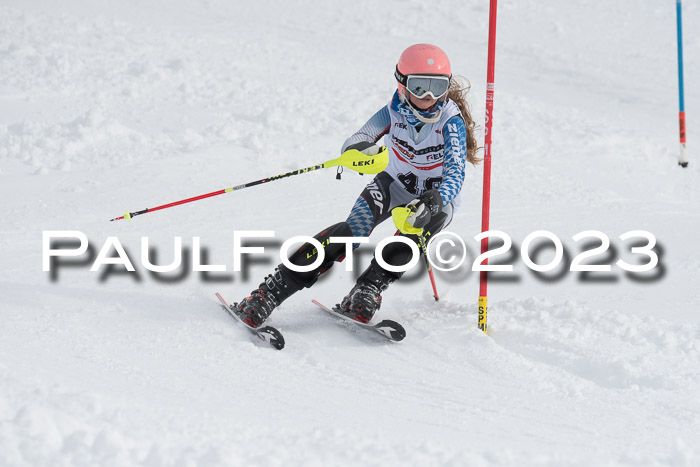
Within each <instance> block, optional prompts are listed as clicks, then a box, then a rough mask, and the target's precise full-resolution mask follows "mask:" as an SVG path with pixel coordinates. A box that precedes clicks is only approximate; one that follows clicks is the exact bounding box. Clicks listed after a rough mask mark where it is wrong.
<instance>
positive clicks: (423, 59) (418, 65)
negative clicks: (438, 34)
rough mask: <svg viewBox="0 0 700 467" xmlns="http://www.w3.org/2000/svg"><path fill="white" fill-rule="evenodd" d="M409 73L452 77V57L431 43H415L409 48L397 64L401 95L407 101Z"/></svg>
mask: <svg viewBox="0 0 700 467" xmlns="http://www.w3.org/2000/svg"><path fill="white" fill-rule="evenodd" d="M408 75H438V76H446V77H448V78H452V69H451V67H450V59H449V58H447V54H446V53H445V52H443V51H442V49H441V48H440V47H437V46H435V45H431V44H415V45H412V46H410V47H409V48H407V49H406V50H404V51H403V53H402V54H401V57H399V62H398V63H397V64H396V73H394V76H395V77H396V81H397V82H398V88H399V97H400V98H401V99H402V100H404V101H407V100H408V97H407V96H406V78H407V77H408Z"/></svg>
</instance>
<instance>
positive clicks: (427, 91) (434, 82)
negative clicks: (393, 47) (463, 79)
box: [394, 67, 450, 99]
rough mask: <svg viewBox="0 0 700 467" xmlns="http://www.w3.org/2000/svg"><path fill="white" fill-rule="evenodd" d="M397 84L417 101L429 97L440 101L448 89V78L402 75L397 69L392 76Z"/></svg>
mask: <svg viewBox="0 0 700 467" xmlns="http://www.w3.org/2000/svg"><path fill="white" fill-rule="evenodd" d="M394 75H395V76H396V79H397V80H398V82H399V83H401V84H403V85H404V86H405V87H406V89H408V92H410V93H411V94H413V95H414V96H416V97H417V98H419V99H422V98H424V97H426V96H427V95H430V96H432V97H433V99H440V98H441V97H442V96H444V95H445V94H446V93H447V91H449V89H450V77H449V76H444V75H442V76H441V75H404V74H402V73H401V72H400V71H399V69H398V67H397V68H396V73H395V74H394Z"/></svg>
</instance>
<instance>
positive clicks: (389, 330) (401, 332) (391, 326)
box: [311, 300, 406, 342]
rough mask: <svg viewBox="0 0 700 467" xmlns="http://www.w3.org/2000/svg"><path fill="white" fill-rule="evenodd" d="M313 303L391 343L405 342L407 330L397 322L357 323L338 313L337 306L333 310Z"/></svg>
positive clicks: (315, 302) (388, 320)
mask: <svg viewBox="0 0 700 467" xmlns="http://www.w3.org/2000/svg"><path fill="white" fill-rule="evenodd" d="M311 302H312V303H313V304H314V305H318V306H319V307H320V308H321V309H322V310H324V311H326V312H328V313H330V314H331V315H333V316H337V317H338V318H342V319H344V320H345V321H348V322H350V323H353V324H355V325H357V326H359V327H360V328H362V329H366V330H368V331H374V332H376V333H377V334H380V335H381V336H383V337H386V338H387V339H389V340H390V341H393V342H399V341H401V340H403V338H404V337H406V330H405V329H404V328H403V326H401V325H400V324H399V323H397V322H396V321H392V320H390V319H385V320H383V321H380V322H378V323H377V324H372V323H361V322H359V321H355V320H354V319H352V318H350V317H349V316H345V315H344V314H342V313H341V312H340V311H338V309H337V308H338V307H337V306H335V307H333V308H328V307H327V306H325V305H323V304H321V303H319V302H317V301H316V300H311Z"/></svg>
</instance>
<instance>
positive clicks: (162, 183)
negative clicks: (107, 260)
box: [0, 0, 700, 466]
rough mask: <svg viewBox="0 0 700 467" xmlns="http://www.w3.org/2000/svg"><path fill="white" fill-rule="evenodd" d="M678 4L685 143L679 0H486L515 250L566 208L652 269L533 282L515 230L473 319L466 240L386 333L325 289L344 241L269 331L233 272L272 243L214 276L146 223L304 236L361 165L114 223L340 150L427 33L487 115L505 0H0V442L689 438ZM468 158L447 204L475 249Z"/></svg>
mask: <svg viewBox="0 0 700 467" xmlns="http://www.w3.org/2000/svg"><path fill="white" fill-rule="evenodd" d="M687 3H689V4H687V5H684V25H685V26H686V28H685V30H684V33H685V38H684V39H685V42H684V53H685V77H686V83H688V84H687V86H686V108H687V111H688V121H687V124H688V134H689V146H688V147H689V156H690V158H691V165H690V167H689V168H688V169H686V170H680V169H679V168H678V167H677V166H676V165H675V163H676V162H675V160H676V157H677V147H678V142H677V136H676V135H677V131H678V130H677V123H676V122H677V120H676V118H677V98H678V97H677V88H676V74H675V73H676V55H675V54H676V49H675V10H674V9H673V6H672V5H671V4H668V5H661V4H657V3H656V2H651V1H643V2H633V1H632V0H620V1H618V2H614V3H612V4H609V5H608V4H599V3H596V4H593V3H592V2H590V1H588V0H575V1H571V2H554V1H547V2H535V1H533V0H525V1H518V2H516V1H502V2H500V5H499V33H498V55H497V68H496V83H497V88H496V103H495V120H494V138H495V140H494V160H493V177H492V178H493V187H492V218H491V226H492V228H494V229H498V230H503V231H505V232H507V233H508V234H509V235H510V236H511V237H512V238H513V241H514V248H516V249H517V248H519V246H520V244H521V243H522V241H523V239H524V238H525V236H526V235H527V234H528V233H530V232H532V231H534V230H540V229H547V230H551V231H552V232H554V233H555V234H557V235H558V236H559V237H560V238H561V239H562V241H563V243H564V245H565V247H566V248H567V252H568V253H570V255H571V256H573V255H575V254H577V253H578V252H579V251H580V245H577V244H576V243H574V242H573V241H572V240H571V238H570V237H571V236H572V235H574V234H576V233H578V232H581V231H585V230H591V229H596V230H600V231H602V232H604V233H606V234H607V235H608V236H609V237H610V238H611V241H612V242H613V245H614V246H615V247H616V250H615V253H614V255H613V256H615V255H617V256H616V258H617V257H622V258H626V259H629V253H625V252H624V247H623V243H622V242H620V241H619V240H618V236H619V235H620V234H622V233H624V232H627V231H630V230H637V229H644V230H648V231H650V232H652V233H654V234H655V235H656V237H657V239H658V242H659V245H660V247H661V249H660V250H659V251H660V262H661V264H660V266H659V267H660V268H661V269H660V271H661V273H660V274H659V277H658V278H657V279H653V278H652V279H648V278H647V279H646V280H639V279H637V280H634V277H630V275H625V274H623V273H622V272H621V271H619V270H617V271H616V272H613V273H612V275H613V276H614V277H613V278H609V277H608V279H606V280H598V281H596V280H590V278H588V280H587V279H586V278H584V277H582V276H580V275H574V273H568V274H566V273H565V274H564V275H563V276H562V277H560V278H558V279H557V278H554V279H552V278H549V279H547V278H545V279H542V278H538V277H536V276H535V275H534V274H532V273H531V272H529V271H528V270H526V269H525V266H524V265H523V263H522V261H521V260H520V259H519V257H518V255H517V254H516V255H514V256H513V257H512V258H511V259H512V262H513V263H514V264H515V272H514V273H513V274H510V275H505V279H502V280H500V281H499V280H494V281H493V282H491V283H490V285H489V305H490V308H489V327H490V331H489V335H488V336H486V335H484V334H483V333H482V332H481V331H479V330H478V329H477V328H476V319H477V318H476V313H477V311H476V298H477V292H478V286H477V282H478V275H477V274H476V273H473V272H471V271H469V263H470V262H471V261H473V257H472V258H471V259H470V260H468V261H467V262H466V266H465V267H464V268H461V269H460V271H459V273H458V274H452V275H447V274H444V273H438V274H437V281H438V288H439V290H440V294H441V297H442V300H441V301H440V302H439V303H437V304H436V303H435V302H434V301H433V300H432V297H431V296H430V290H429V284H428V283H427V278H426V277H424V275H422V274H420V275H419V274H416V273H415V272H411V273H409V274H407V276H410V277H405V278H404V280H403V281H401V282H399V283H397V284H395V285H393V286H392V287H391V288H390V289H389V290H387V292H386V293H385V294H384V305H383V308H382V310H381V311H380V313H379V315H378V316H377V318H378V319H394V320H396V321H398V322H400V323H401V324H403V325H404V327H405V328H406V330H407V337H406V339H405V340H404V341H403V342H401V343H396V344H394V343H389V342H387V341H386V340H385V339H383V338H381V337H379V336H375V335H372V334H370V333H366V332H362V331H361V330H358V329H355V328H352V327H348V326H347V325H344V324H343V323H341V322H339V321H338V320H335V319H333V317H330V316H327V315H326V314H324V313H323V312H322V311H320V310H317V309H316V307H315V306H314V305H313V304H311V302H310V300H311V298H316V299H318V300H319V301H320V302H322V303H325V304H327V305H332V304H333V303H336V302H338V301H339V300H340V298H341V297H342V296H343V295H344V294H345V293H347V291H348V290H349V289H350V287H351V285H352V282H353V279H354V277H355V276H354V275H353V273H350V272H346V271H344V269H343V268H344V264H341V265H336V266H335V267H334V268H333V269H332V270H331V271H330V272H329V273H328V274H327V275H326V276H325V277H323V278H321V280H320V281H319V283H318V285H317V286H316V287H314V288H313V289H312V290H304V291H302V292H300V293H299V294H298V296H295V297H293V298H292V299H290V300H289V301H288V302H285V303H284V304H283V305H282V307H280V309H279V310H277V311H275V313H274V314H273V315H272V317H271V319H270V324H272V325H274V326H276V327H278V328H279V329H280V330H281V331H282V332H283V333H284V336H285V339H286V341H287V347H286V348H285V349H284V350H283V351H280V352H278V351H275V350H273V349H271V348H269V347H268V346H266V345H265V344H264V343H261V342H259V341H257V340H256V339H255V338H254V337H252V336H251V335H249V333H247V332H246V331H245V330H244V329H241V328H240V326H238V325H237V324H236V323H235V322H234V321H233V320H232V319H231V318H230V317H228V316H227V315H226V314H225V313H223V312H222V310H221V309H220V308H219V307H218V305H217V301H216V299H215V297H214V292H215V291H220V292H222V294H223V296H224V297H225V298H226V299H227V300H229V301H235V300H237V299H240V298H241V297H243V296H244V295H246V294H247V293H248V292H249V291H250V290H251V289H252V288H254V287H256V286H257V284H258V283H259V281H260V279H262V277H264V275H265V274H267V273H269V272H270V270H271V269H272V268H273V267H274V266H275V265H276V264H277V258H275V257H274V255H276V253H277V252H276V250H275V243H274V242H273V243H272V244H270V245H268V246H267V248H266V249H267V251H268V253H269V258H266V259H265V260H260V261H255V262H253V263H252V264H251V267H250V271H249V273H248V274H247V275H244V274H241V273H231V272H230V271H229V272H228V273H227V274H226V275H219V276H216V275H215V276H214V278H217V277H218V278H219V279H220V280H219V281H218V282H217V281H215V280H203V279H202V276H200V275H197V274H195V273H190V274H187V273H186V272H185V273H184V274H183V275H182V277H179V278H178V277H175V278H172V277H171V278H170V279H167V278H164V277H158V276H154V275H153V274H150V273H148V271H146V270H145V269H144V268H143V266H142V265H141V263H140V252H141V251H140V238H141V237H143V236H148V237H149V239H150V242H151V245H153V246H154V247H155V249H156V251H157V253H158V258H157V259H154V258H152V260H153V261H154V262H158V263H165V262H167V261H169V260H170V259H172V255H173V253H172V242H173V237H175V236H181V237H182V238H183V245H184V246H185V247H186V248H190V249H191V247H192V237H194V236H200V237H201V239H202V245H203V247H204V248H205V249H206V250H207V252H208V260H209V262H210V263H211V264H226V265H227V266H228V268H229V270H230V269H231V266H232V261H231V256H232V248H231V245H232V231H233V230H274V231H275V232H276V239H278V240H280V242H279V243H281V241H283V240H284V239H287V238H289V237H291V236H294V235H302V234H313V233H315V232H318V231H320V230H321V229H322V228H324V227H326V226H327V225H330V224H331V223H333V222H337V221H340V220H342V219H344V217H345V216H346V215H347V213H348V212H349V210H350V208H351V207H352V204H353V202H354V200H355V198H356V196H357V194H358V193H359V192H360V191H361V189H362V187H363V186H364V185H365V184H366V183H368V181H369V180H370V179H369V178H368V177H358V176H357V175H355V174H354V173H349V171H346V172H345V174H344V175H343V181H342V182H338V181H336V180H335V176H334V174H333V173H332V171H325V172H324V171H319V172H313V173H309V174H305V175H301V176H299V177H292V178H289V179H283V180H279V181H275V182H274V183H275V184H274V185H273V186H260V187H254V188H250V189H247V190H243V191H240V192H236V193H233V194H227V195H224V196H221V197H216V198H212V199H209V200H204V201H199V202H197V203H196V204H191V205H188V206H181V207H176V208H173V209H172V210H168V211H162V212H159V213H153V214H149V215H148V216H144V217H143V218H138V219H135V220H133V221H132V222H130V223H126V222H123V221H122V222H115V223H110V222H107V221H108V219H110V218H112V217H116V216H118V215H121V214H122V213H124V211H125V210H126V209H129V210H131V211H134V210H138V209H143V208H145V207H152V206H155V205H158V204H162V203H166V202H168V201H173V200H177V199H182V198H185V197H189V196H193V195H196V194H200V193H206V192H210V191H213V190H217V189H221V188H224V187H228V186H233V185H237V184H240V183H244V182H246V181H252V180H256V179H258V178H261V177H264V176H270V175H274V174H277V173H283V172H286V171H290V170H294V169H297V168H301V167H307V166H310V165H313V164H316V163H319V162H322V161H324V160H328V159H330V158H333V157H335V154H336V153H337V151H338V149H339V147H340V145H341V144H342V142H343V141H344V140H345V138H346V137H347V136H349V135H350V134H351V133H352V132H354V131H355V130H356V129H357V128H358V127H359V126H360V125H361V124H362V123H363V122H364V121H365V120H366V119H367V118H368V117H369V116H370V115H371V114H372V113H373V112H375V111H376V110H377V109H378V108H379V107H380V106H381V105H384V103H385V102H386V101H387V99H388V98H389V97H390V95H391V93H392V92H393V88H394V86H395V83H394V80H393V66H394V63H395V60H396V58H397V56H398V54H400V52H401V50H403V49H404V48H405V47H406V46H407V45H409V44H411V43H414V42H418V41H427V42H434V43H437V44H438V45H440V46H442V47H444V48H445V49H446V51H447V52H448V54H449V55H450V57H451V59H452V62H453V68H454V70H456V71H457V73H458V74H461V75H464V76H466V77H468V78H469V79H470V80H471V84H472V91H471V93H470V95H469V96H470V102H471V104H472V110H473V115H474V118H475V120H476V122H477V123H478V124H479V125H480V126H483V120H484V94H485V92H484V91H485V85H484V78H485V75H486V71H485V66H486V39H487V32H488V31H487V23H488V2H484V1H476V0H470V1H467V2H456V1H449V2H440V3H439V4H434V5H433V4H426V3H424V2H415V1H409V2H403V3H397V2H394V1H387V2H379V3H377V2H370V1H369V0H361V1H358V2H353V3H352V4H350V3H343V4H334V5H332V6H330V5H329V4H327V3H324V2H320V1H314V0H304V1H302V2H292V3H284V2H272V3H260V4H251V5H246V8H241V7H240V5H237V4H236V3H229V2H224V1H223V0H202V1H199V0H190V1H186V0H177V1H175V2H165V1H162V0H152V1H149V2H135V1H132V0H126V1H124V2H120V3H119V5H116V4H111V3H110V2H106V1H103V0H99V1H93V2H86V1H82V0H72V1H70V2H63V3H62V4H61V6H60V7H59V6H58V5H53V4H51V3H50V2H46V1H42V0H36V1H31V2H20V1H17V0H8V1H5V2H3V5H2V6H0V76H1V77H2V78H1V79H0V181H1V182H0V183H1V184H0V195H2V197H3V200H4V201H3V204H2V205H1V206H0V216H1V217H2V219H3V222H2V224H1V225H0V236H1V240H2V247H0V264H2V265H3V268H2V269H1V270H0V316H1V319H2V321H1V323H0V465H8V466H15V465H16V466H21V465H57V466H61V465H65V466H75V465H120V466H121V465H149V466H170V465H234V466H235V465H271V466H274V465H319V466H320V465H396V464H402V465H417V466H418V465H420V466H423V465H440V466H446V465H454V466H462V465H469V466H506V465H508V466H510V465H521V466H526V465H535V466H589V465H601V466H602V465H605V466H613V465H623V466H659V465H663V466H696V465H699V464H700V448H699V446H700V443H699V441H700V439H699V438H698V433H700V401H699V400H698V396H697V394H698V393H700V384H699V381H700V366H699V365H698V362H700V318H699V317H698V316H699V315H698V313H697V311H698V310H699V309H700V299H698V295H697V286H698V284H700V248H699V247H698V244H697V241H696V239H695V237H696V235H695V233H696V232H697V230H698V228H699V227H700V216H699V214H698V212H699V211H698V209H697V206H698V202H699V201H700V180H699V174H700V164H698V163H695V159H694V157H695V156H694V154H695V152H693V151H694V150H693V147H694V146H693V142H694V141H695V138H694V136H695V135H698V134H700V125H698V123H697V122H698V121H700V120H698V119H695V118H694V117H693V115H695V114H696V112H694V111H693V109H695V108H697V107H698V106H697V103H698V102H699V101H700V92H699V91H698V90H697V89H696V88H694V87H693V85H692V83H694V82H695V81H696V80H694V79H693V77H694V76H697V75H698V74H700V62H699V61H698V59H699V58H700V53H699V52H700V38H699V37H698V35H697V34H695V32H694V30H693V28H692V25H693V24H700V9H699V8H698V6H697V5H696V4H693V3H690V2H687ZM397 12H400V14H398V13H397ZM397 15H398V16H400V18H401V20H400V21H398V20H393V21H389V20H390V19H391V18H397ZM426 24H433V25H435V24H439V25H440V27H433V28H427V30H426V27H425V25H426ZM415 31H421V33H420V34H417V33H416V32H415ZM478 133H479V138H482V137H483V128H480V129H479V130H478ZM481 170H482V169H481V166H479V167H478V168H476V169H473V168H469V171H468V175H467V181H466V182H465V186H464V190H463V204H462V207H461V209H460V211H459V212H458V213H457V215H456V217H455V220H454V221H453V224H452V225H451V226H450V230H452V231H454V232H458V233H460V235H462V236H463V238H464V239H465V241H467V243H468V245H469V248H470V251H471V253H475V252H476V251H477V248H478V247H477V245H476V243H475V242H473V241H472V242H471V243H469V242H470V241H471V237H472V236H473V235H475V234H476V233H477V232H478V231H479V226H480V209H481V176H482V172H481ZM301 177H304V179H302V178H301ZM45 230H80V231H82V232H85V234H86V235H87V237H88V238H89V240H90V245H91V247H92V248H93V252H94V254H97V252H98V251H99V249H100V247H101V246H102V243H103V242H104V241H105V239H106V238H107V237H109V236H117V237H118V238H119V239H120V241H121V242H122V243H123V245H124V247H125V248H126V250H127V252H128V254H129V256H130V258H131V260H132V261H133V262H134V265H135V267H136V269H137V273H136V274H131V275H129V274H124V273H106V272H105V271H104V270H103V271H102V272H101V273H90V272H89V267H90V263H89V262H83V263H82V264H78V265H76V266H73V267H62V268H59V271H58V273H57V276H56V277H55V278H54V279H52V278H51V275H50V274H49V273H44V272H42V271H41V261H42V257H41V232H42V231H45ZM392 233H393V229H391V226H388V225H383V226H381V227H380V228H378V229H377V231H376V232H375V235H374V236H373V239H372V244H371V245H376V243H377V242H378V241H379V239H380V238H382V236H383V235H384V236H386V235H391V234H392ZM360 251H365V252H367V251H371V249H369V248H367V249H364V250H360ZM270 252H274V254H273V253H270ZM368 258H369V256H368V255H367V254H366V253H365V254H364V255H361V259H360V260H359V263H360V264H359V265H358V267H359V268H362V267H363V266H364V265H365V264H366V262H367V260H368ZM597 259H599V260H600V259H603V260H606V261H607V260H608V259H609V258H606V257H604V256H600V257H597ZM615 260H616V259H613V260H612V261H611V263H614V261H615ZM543 261H544V260H543ZM418 267H422V263H420V264H419V266H418ZM494 276H495V275H494ZM494 279H497V277H494ZM593 279H595V277H594V278H593Z"/></svg>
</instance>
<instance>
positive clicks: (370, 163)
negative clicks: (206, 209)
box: [110, 147, 389, 221]
mask: <svg viewBox="0 0 700 467" xmlns="http://www.w3.org/2000/svg"><path fill="white" fill-rule="evenodd" d="M388 164H389V152H388V151H387V149H386V147H382V149H381V150H380V151H379V153H378V154H376V155H374V156H366V155H365V154H363V153H361V152H360V151H358V150H356V149H349V150H347V151H345V152H344V153H343V154H341V156H340V157H338V158H336V159H331V160H328V161H326V162H323V163H321V164H316V165H312V166H310V167H306V168H304V169H299V170H293V171H291V172H287V173H283V174H280V175H274V176H272V177H268V178H261V179H260V180H255V181H254V182H248V183H244V184H243V185H237V186H233V187H230V188H224V189H222V190H217V191H212V192H211V193H206V194H203V195H199V196H194V197H192V198H187V199H183V200H180V201H174V202H172V203H168V204H163V205H161V206H156V207H155V208H148V209H144V210H142V211H134V212H129V211H127V212H126V214H124V215H123V216H120V217H115V218H114V219H110V221H118V220H121V219H126V220H131V218H132V217H136V216H140V215H142V214H146V213H149V212H153V211H160V210H161V209H166V208H171V207H173V206H179V205H180V204H186V203H191V202H193V201H199V200H200V199H205V198H211V197H212V196H218V195H223V194H224V193H229V192H231V191H238V190H242V189H243V188H248V187H251V186H256V185H262V184H263V183H267V182H272V181H275V180H279V179H281V178H286V177H291V176H293V175H300V174H304V173H307V172H312V171H314V170H318V169H325V168H327V167H336V166H344V167H347V168H349V169H352V170H354V171H356V172H359V173H365V174H378V173H379V172H381V171H383V170H384V169H386V167H387V165H388Z"/></svg>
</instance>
